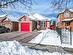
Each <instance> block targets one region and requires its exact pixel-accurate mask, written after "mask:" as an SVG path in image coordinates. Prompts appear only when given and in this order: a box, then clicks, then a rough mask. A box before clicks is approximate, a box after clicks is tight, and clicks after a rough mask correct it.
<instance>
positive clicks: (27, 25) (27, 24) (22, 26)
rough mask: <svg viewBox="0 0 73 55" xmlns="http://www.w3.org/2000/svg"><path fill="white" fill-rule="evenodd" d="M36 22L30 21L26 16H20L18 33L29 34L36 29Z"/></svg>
mask: <svg viewBox="0 0 73 55" xmlns="http://www.w3.org/2000/svg"><path fill="white" fill-rule="evenodd" d="M36 25H37V23H36V21H34V20H31V19H30V18H29V17H28V16H22V17H21V18H20V19H19V31H22V32H31V31H33V30H35V29H36Z"/></svg>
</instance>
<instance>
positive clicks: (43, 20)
mask: <svg viewBox="0 0 73 55" xmlns="http://www.w3.org/2000/svg"><path fill="white" fill-rule="evenodd" d="M31 16H32V17H33V19H34V20H35V21H37V29H39V30H43V29H47V28H49V26H50V19H49V18H47V17H45V16H43V15H40V14H38V13H33V14H32V15H31Z"/></svg>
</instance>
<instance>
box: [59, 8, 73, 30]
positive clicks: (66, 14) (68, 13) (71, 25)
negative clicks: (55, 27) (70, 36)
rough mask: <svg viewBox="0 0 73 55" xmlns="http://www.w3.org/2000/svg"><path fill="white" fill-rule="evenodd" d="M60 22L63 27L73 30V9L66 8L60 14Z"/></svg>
mask: <svg viewBox="0 0 73 55" xmlns="http://www.w3.org/2000/svg"><path fill="white" fill-rule="evenodd" d="M58 20H59V24H60V25H61V27H62V28H63V29H69V30H70V29H71V30H73V10H72V9H65V10H64V11H63V12H61V13H59V14H58Z"/></svg>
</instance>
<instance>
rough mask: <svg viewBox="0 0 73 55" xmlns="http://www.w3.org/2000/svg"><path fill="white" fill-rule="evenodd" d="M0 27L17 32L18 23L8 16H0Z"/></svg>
mask: <svg viewBox="0 0 73 55" xmlns="http://www.w3.org/2000/svg"><path fill="white" fill-rule="evenodd" d="M0 25H2V26H5V27H7V28H9V29H10V31H18V22H17V21H13V20H11V17H9V16H8V15H2V16H0Z"/></svg>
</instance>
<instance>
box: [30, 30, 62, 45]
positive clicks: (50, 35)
mask: <svg viewBox="0 0 73 55" xmlns="http://www.w3.org/2000/svg"><path fill="white" fill-rule="evenodd" d="M29 43H37V44H38V43H40V44H46V45H49V44H50V45H60V44H61V41H60V36H59V35H58V34H57V32H56V31H53V30H50V29H47V30H45V31H44V32H42V33H41V34H39V35H38V36H36V37H35V38H34V39H32V40H31V41H29Z"/></svg>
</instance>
